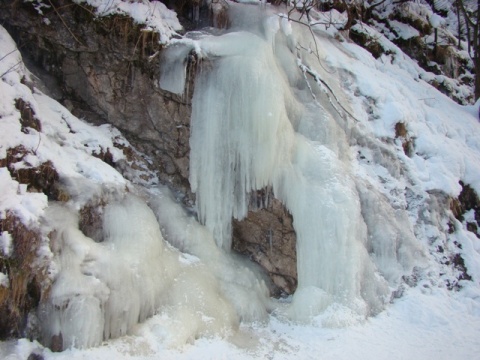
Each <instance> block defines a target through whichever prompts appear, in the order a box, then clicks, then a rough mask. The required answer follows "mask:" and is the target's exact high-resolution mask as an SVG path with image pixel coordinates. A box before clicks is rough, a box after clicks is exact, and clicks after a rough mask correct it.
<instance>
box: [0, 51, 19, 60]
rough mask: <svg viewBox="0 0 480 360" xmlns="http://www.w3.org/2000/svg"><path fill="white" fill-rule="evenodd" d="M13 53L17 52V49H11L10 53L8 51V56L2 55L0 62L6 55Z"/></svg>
mask: <svg viewBox="0 0 480 360" xmlns="http://www.w3.org/2000/svg"><path fill="white" fill-rule="evenodd" d="M15 51H18V49H17V48H15V49H13V50H12V51H10V52H9V53H8V54H5V55H3V56H2V57H1V58H0V61H2V60H3V59H5V58H6V57H7V56H8V55H10V54H13V53H14V52H15Z"/></svg>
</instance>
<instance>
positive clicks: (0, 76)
mask: <svg viewBox="0 0 480 360" xmlns="http://www.w3.org/2000/svg"><path fill="white" fill-rule="evenodd" d="M21 63H22V60H20V61H19V62H17V63H16V64H15V65H13V66H10V67H9V68H8V69H7V71H5V72H4V73H3V74H2V75H0V78H2V77H4V76H5V75H7V74H8V73H9V72H10V71H12V70H13V69H14V68H15V67H17V66H18V65H20V64H21Z"/></svg>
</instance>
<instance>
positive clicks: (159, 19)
mask: <svg viewBox="0 0 480 360" xmlns="http://www.w3.org/2000/svg"><path fill="white" fill-rule="evenodd" d="M74 1H75V2H76V3H79V4H82V3H85V4H87V5H90V6H93V7H94V8H95V9H96V13H97V15H98V16H99V17H103V16H109V15H113V14H125V15H128V16H130V17H131V18H132V19H133V20H134V21H135V22H136V23H138V24H142V25H145V29H147V30H151V31H155V32H157V33H158V34H159V35H160V43H162V44H166V43H168V42H169V40H170V39H171V38H172V37H174V36H176V35H177V32H178V31H180V30H182V26H181V25H180V23H179V21H178V18H177V14H176V13H175V12H174V11H172V10H169V9H168V8H167V7H166V6H165V4H163V3H161V2H159V1H154V2H150V1H124V0H111V1H104V0H74Z"/></svg>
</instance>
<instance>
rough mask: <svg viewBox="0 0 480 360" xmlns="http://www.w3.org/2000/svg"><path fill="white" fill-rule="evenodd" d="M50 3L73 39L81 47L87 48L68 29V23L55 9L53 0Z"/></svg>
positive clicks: (49, 0)
mask: <svg viewBox="0 0 480 360" xmlns="http://www.w3.org/2000/svg"><path fill="white" fill-rule="evenodd" d="M48 2H49V3H50V5H51V6H52V8H53V10H55V12H56V13H57V15H58V17H59V18H60V20H61V21H62V23H63V25H65V27H66V28H67V30H68V32H69V33H70V35H72V36H73V38H74V39H75V41H76V42H78V43H79V44H80V45H82V46H85V45H84V44H83V43H82V42H81V41H80V40H78V38H77V37H76V36H75V34H74V33H73V32H72V30H70V28H69V27H68V25H67V23H66V22H65V20H64V19H63V17H62V15H60V13H59V12H58V10H57V8H56V7H55V5H53V3H52V0H48Z"/></svg>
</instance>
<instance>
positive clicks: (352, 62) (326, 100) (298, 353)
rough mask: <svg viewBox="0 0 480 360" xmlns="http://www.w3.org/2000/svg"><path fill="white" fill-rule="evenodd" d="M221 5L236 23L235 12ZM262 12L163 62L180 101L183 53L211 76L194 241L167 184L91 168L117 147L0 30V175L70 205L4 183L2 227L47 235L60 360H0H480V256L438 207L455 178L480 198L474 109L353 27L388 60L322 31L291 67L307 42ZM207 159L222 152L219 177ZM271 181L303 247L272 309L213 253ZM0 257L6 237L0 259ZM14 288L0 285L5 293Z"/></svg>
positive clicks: (200, 117) (242, 266)
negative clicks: (96, 235) (88, 226)
mask: <svg viewBox="0 0 480 360" xmlns="http://www.w3.org/2000/svg"><path fill="white" fill-rule="evenodd" d="M88 3H89V4H90V5H92V6H95V7H97V11H98V14H99V16H100V15H107V14H111V13H113V12H118V11H121V12H125V13H128V14H131V16H132V17H133V18H134V19H135V20H136V21H138V22H140V23H143V24H146V25H147V26H151V27H152V28H155V29H156V31H160V32H161V33H162V34H163V35H164V39H167V38H169V37H171V36H173V35H174V32H175V31H177V30H178V27H177V23H178V22H177V20H176V15H175V14H174V13H173V12H171V11H170V10H167V9H166V8H164V7H163V5H162V4H161V3H159V2H154V3H149V2H141V3H127V2H121V1H119V0H118V1H111V2H110V5H111V8H106V7H105V2H98V1H97V2H95V1H93V0H92V1H90V0H89V1H88ZM230 4H231V6H232V9H233V11H236V13H235V14H236V15H237V16H240V15H239V14H240V13H241V9H243V8H242V6H243V5H241V4H233V3H230ZM102 6H103V7H102ZM152 6H156V8H155V9H156V10H154V9H152ZM412 6H413V5H412ZM415 6H416V5H415ZM422 6H423V5H422ZM248 9H249V11H259V10H260V8H259V7H258V8H257V7H253V6H249V7H248ZM422 9H423V10H422V11H424V10H425V9H424V7H422ZM267 10H268V9H267ZM157 11H158V13H157ZM262 11H264V10H262ZM419 13H420V11H419ZM146 14H150V15H148V16H147V15H146ZM422 14H423V13H422ZM257 15H258V14H257ZM266 15H268V16H267V21H262V22H260V23H259V24H260V25H258V24H257V25H258V28H260V29H261V28H262V27H263V28H264V29H266V31H265V32H258V31H257V30H256V29H257V27H255V28H252V29H249V31H245V30H244V31H243V32H238V23H237V24H235V23H234V28H235V26H237V28H236V29H235V30H237V31H235V32H231V33H228V34H225V35H222V36H219V37H214V36H210V35H202V36H201V37H200V38H199V39H197V40H192V39H187V40H182V41H178V42H177V43H176V45H175V46H172V47H171V48H170V49H171V50H170V53H167V55H166V61H167V62H168V61H169V62H170V63H171V64H172V66H171V67H170V68H169V69H168V71H167V73H168V74H166V73H165V72H164V74H163V75H162V76H163V78H162V79H160V83H161V85H162V86H164V87H165V88H166V89H167V90H170V91H172V92H176V93H181V92H183V89H184V81H185V76H184V75H183V74H182V72H183V71H184V65H183V62H182V61H178V62H177V63H176V64H175V60H176V59H178V58H185V57H186V56H188V54H189V52H190V50H192V49H193V50H194V51H196V52H197V53H198V54H199V56H200V57H201V58H203V60H204V61H211V59H214V61H216V64H215V67H214V68H213V69H210V73H207V72H206V71H205V69H204V71H205V72H204V73H200V75H199V80H198V83H197V84H196V88H195V90H196V91H197V90H198V89H201V91H200V93H196V94H195V95H194V104H193V107H194V109H193V119H192V138H191V142H192V143H191V146H192V149H194V151H193V152H192V155H191V161H192V162H191V172H192V173H191V183H192V186H193V190H194V191H197V196H198V198H197V199H198V203H197V206H198V217H199V219H200V220H201V222H203V223H205V225H206V226H203V225H201V224H200V223H199V222H198V221H197V220H196V217H195V216H194V215H193V214H192V211H191V210H190V211H187V210H186V209H185V208H184V207H183V206H181V205H180V204H179V203H178V201H177V200H176V199H175V197H174V194H172V193H171V192H170V191H169V190H168V189H167V188H164V187H150V188H145V187H142V186H140V185H138V184H137V185H136V184H133V183H132V182H130V181H128V180H126V179H125V178H124V177H123V176H122V175H121V174H120V173H119V172H118V171H116V170H115V169H113V168H112V167H110V166H109V165H107V164H105V163H103V162H102V161H101V160H99V159H97V158H95V157H93V156H92V154H94V153H99V152H101V151H106V149H109V151H110V152H111V154H112V156H113V159H114V161H119V160H122V159H124V155H123V153H122V151H121V150H120V149H119V148H117V147H116V146H115V144H123V145H128V142H127V141H126V140H125V139H124V138H123V137H122V135H121V134H120V132H119V131H118V130H116V129H114V128H113V127H111V126H106V125H105V126H93V125H89V124H88V123H87V122H85V121H82V120H79V119H77V118H76V117H74V116H73V115H72V114H70V112H69V111H68V110H67V109H65V108H64V107H63V106H61V105H60V104H58V103H57V102H56V101H54V100H52V99H50V98H48V97H47V96H46V95H44V94H42V93H41V92H40V91H39V90H38V89H35V88H34V89H33V90H32V89H30V88H29V87H28V86H26V85H25V84H24V81H21V80H22V78H25V79H27V80H28V79H30V76H29V73H28V70H26V69H25V67H24V65H23V63H22V62H21V57H20V54H19V52H18V51H13V52H12V50H14V49H15V48H16V45H15V43H14V42H13V40H12V39H11V38H10V37H9V35H8V34H7V32H6V31H5V29H3V28H1V27H0V59H2V60H1V61H0V74H3V75H2V78H1V81H0V91H1V93H2V101H0V133H1V134H2V137H1V140H0V159H3V158H5V156H6V153H7V150H8V149H11V148H14V147H16V146H18V145H20V144H21V145H23V147H24V148H25V149H26V154H25V156H23V157H22V158H21V159H20V160H19V161H18V162H17V163H16V164H15V167H16V168H28V167H36V166H38V165H40V164H42V163H44V162H45V161H51V162H52V163H53V165H54V167H55V169H56V170H57V172H58V174H59V176H60V181H61V184H62V186H64V187H65V188H66V189H67V190H68V193H69V194H70V199H69V200H68V201H66V202H65V203H53V202H51V201H48V199H47V197H46V195H44V194H41V193H34V192H30V191H29V190H28V189H27V187H26V185H25V184H19V183H18V182H17V181H16V180H15V179H13V178H12V174H11V173H10V171H9V170H8V169H7V168H0V189H1V191H0V218H2V219H3V218H4V217H5V216H6V212H7V211H11V212H13V213H14V214H15V215H16V216H18V217H19V218H20V219H21V221H23V222H24V223H25V224H26V225H28V226H35V227H36V226H38V225H39V224H40V225H41V229H42V231H43V232H44V233H52V230H55V232H56V236H54V237H52V240H51V242H50V243H46V244H44V245H43V246H42V247H41V249H40V250H39V256H43V257H48V258H49V259H50V261H51V262H52V263H51V267H50V271H51V277H52V279H53V280H54V286H53V287H52V289H51V293H50V294H49V298H48V300H47V301H45V302H43V303H42V308H41V311H40V312H39V316H40V317H41V323H42V331H43V333H42V337H43V338H42V339H41V340H42V341H43V342H44V343H47V344H48V342H49V341H50V338H51V336H52V335H56V334H58V332H59V330H61V331H62V334H63V338H64V341H65V344H66V346H67V347H68V349H67V350H66V351H64V352H62V353H53V352H51V351H50V350H49V349H48V348H45V347H44V346H43V345H40V344H39V343H38V342H36V341H29V340H27V339H19V340H11V341H4V342H1V343H0V357H1V358H5V359H25V358H28V356H29V355H30V354H31V353H36V354H42V356H43V357H44V358H45V359H67V358H68V359H84V358H89V359H105V358H116V359H154V358H175V359H192V358H202V359H203V358H205V359H218V358H229V359H230V358H231V359H252V358H269V359H291V358H292V357H298V358H318V357H319V356H321V358H322V359H352V358H368V359H384V358H389V359H390V358H391V359H405V358H409V359H410V358H414V359H431V358H436V359H451V358H455V359H473V358H476V357H478V353H479V352H480V344H479V342H478V334H479V333H480V285H479V281H480V245H479V241H478V238H477V237H476V236H475V235H474V234H473V233H471V232H468V231H467V229H466V222H467V221H473V218H474V215H473V213H472V212H469V213H467V214H466V215H465V221H464V222H463V223H462V222H460V221H458V220H456V219H454V218H453V216H452V215H451V213H450V211H449V210H448V209H444V208H443V206H444V203H438V202H437V201H439V198H440V197H441V196H445V197H446V196H450V197H457V196H458V195H459V193H460V190H461V186H460V184H459V181H463V182H464V183H466V184H470V186H472V187H473V188H474V189H475V190H476V192H477V193H480V124H479V121H478V106H479V104H478V103H477V104H475V105H470V106H460V105H458V104H456V103H454V102H453V101H452V100H451V99H449V98H447V97H446V96H445V95H443V94H441V93H440V92H438V91H437V90H435V89H434V88H433V87H431V86H430V85H429V84H428V83H427V82H426V81H425V79H427V78H430V79H431V78H433V77H434V75H433V74H430V73H426V72H425V71H424V70H422V69H420V68H419V66H418V65H417V64H416V63H414V62H413V61H412V60H411V59H410V58H408V57H407V56H406V55H404V54H403V53H402V52H401V51H400V50H399V49H398V48H397V47H396V46H395V45H393V44H392V43H391V42H390V41H389V40H388V39H387V38H386V37H384V36H383V35H381V34H379V33H376V30H374V29H372V28H369V27H368V26H366V25H365V26H364V27H363V28H362V31H367V32H371V33H376V34H377V35H378V41H379V42H381V44H382V46H383V47H384V48H385V49H390V50H391V53H390V55H383V56H382V57H380V58H379V59H374V58H373V57H372V56H371V55H370V54H369V53H368V52H366V51H365V50H364V49H361V48H359V47H358V46H356V45H354V44H352V43H350V42H348V41H343V42H338V41H337V40H335V39H334V38H333V37H332V35H335V34H336V32H335V29H332V27H329V28H328V29H323V28H322V26H320V25H317V26H316V27H315V31H316V41H317V43H318V45H319V54H318V55H319V57H320V62H319V61H318V59H316V58H315V57H314V56H313V55H312V54H306V52H302V51H300V55H299V56H298V58H295V57H294V56H293V55H292V51H293V50H292V49H295V46H292V44H295V42H299V43H301V42H302V41H306V40H305V39H309V36H310V33H309V32H308V30H306V29H305V28H302V27H299V26H297V25H295V24H294V23H290V22H288V21H287V20H286V18H285V17H278V22H275V17H272V15H275V14H273V13H271V12H268V11H267V13H266ZM258 16H259V18H262V17H263V16H264V15H263V14H262V15H258ZM422 16H426V15H425V14H423V15H422ZM236 21H238V22H239V23H241V22H242V21H243V20H242V19H241V17H239V18H237V19H236ZM406 30H408V29H403V30H402V34H407V33H408V32H407V31H406ZM262 31H263V30H262ZM405 36H406V35H405ZM262 37H263V38H262ZM165 41H167V40H165ZM307 41H308V40H307ZM302 45H307V44H302ZM305 47H307V46H305ZM182 60H183V59H182ZM231 66H233V67H234V68H235V69H236V72H232V71H231ZM297 66H299V67H298V68H297ZM292 67H293V68H292ZM177 73H178V74H177ZM320 80H321V81H324V82H325V84H327V85H328V87H329V89H331V90H328V89H327V86H326V85H325V84H324V83H322V82H321V81H320ZM232 83H234V85H235V86H234V89H232V86H233V85H232ZM258 90H262V91H260V92H258ZM332 92H333V93H334V94H335V96H334V95H332ZM18 98H21V99H23V100H24V101H26V102H28V103H29V104H30V106H31V107H32V109H33V110H34V112H35V116H36V117H37V118H38V120H39V121H40V123H41V126H42V130H41V131H40V132H39V131H36V130H34V129H31V128H29V129H27V131H22V129H21V125H20V123H19V117H20V114H19V112H18V110H17V109H16V108H15V99H18ZM222 99H224V100H222ZM227 103H228V104H230V108H228V107H223V106H222V105H225V104H227ZM340 104H341V105H342V106H340ZM347 111H348V113H347ZM240 114H243V115H244V116H239V115H240ZM352 115H353V116H352ZM399 122H401V123H404V124H405V127H406V129H407V132H408V136H409V138H410V139H411V140H412V141H413V152H412V154H411V155H410V157H409V156H407V155H406V154H405V153H404V150H403V148H402V144H401V140H400V139H396V134H395V125H396V124H397V123H399ZM232 127H233V128H232ZM232 129H233V130H232ZM3 134H8V136H3ZM208 154H210V155H212V154H214V155H215V154H216V155H218V154H219V155H222V156H221V157H220V162H217V161H216V158H211V157H208V156H207V155H208ZM238 169H241V171H242V172H240V171H239V172H236V171H237V170H238ZM225 170H228V171H229V172H227V173H226V174H225ZM216 174H217V175H218V174H222V176H220V177H215V175H216ZM212 181H217V182H218V183H217V185H216V187H212ZM232 184H233V186H232ZM265 185H273V188H274V192H275V195H276V196H278V197H279V198H280V199H281V200H282V201H283V202H284V203H285V204H286V206H287V208H289V209H290V211H291V212H292V214H293V217H294V221H295V228H296V231H297V235H298V238H299V247H298V252H299V254H298V255H299V269H298V270H299V290H298V291H297V293H296V294H295V295H294V296H293V297H290V298H288V299H282V300H275V299H269V298H268V296H267V293H266V291H267V290H266V287H265V284H264V282H263V280H262V277H261V276H259V274H258V270H257V269H256V268H255V267H254V266H252V265H251V264H250V263H249V262H247V261H245V260H243V259H239V258H236V257H235V256H234V255H233V254H231V253H228V252H226V251H223V250H222V249H221V248H222V247H228V242H229V231H230V230H229V226H230V225H229V221H230V219H231V217H232V216H235V217H237V218H241V217H242V216H244V215H245V213H246V211H247V207H248V203H247V197H246V195H247V193H248V191H249V190H251V189H260V188H262V187H263V186H265ZM219 189H220V190H219ZM437 196H438V198H437ZM100 203H103V205H102V207H101V209H102V212H103V213H102V215H103V217H102V218H103V221H102V226H101V234H100V236H101V237H102V240H103V242H95V241H94V240H93V239H92V238H89V237H88V236H86V235H85V234H83V233H82V232H81V231H80V230H79V229H78V211H79V209H81V208H83V207H84V206H85V205H92V204H93V205H99V204H100ZM147 204H148V206H147ZM209 219H211V220H209ZM448 221H450V222H452V224H453V227H454V229H455V232H454V233H453V234H448V233H447V228H448V225H447V222H448ZM325 238H326V239H335V241H330V242H328V241H327V242H322V241H320V240H323V239H325ZM312 239H313V240H315V241H312ZM12 241H14V239H12V236H11V235H10V234H9V233H8V232H6V231H4V232H2V233H1V234H0V252H1V254H2V256H8V254H10V253H11V246H12ZM224 242H226V244H227V245H225V243H224ZM216 244H218V245H219V246H217V245H216ZM455 244H459V245H460V246H458V245H455ZM322 246H323V247H324V249H320V248H321V247H322ZM437 246H442V247H444V248H445V249H444V251H445V252H451V253H454V251H456V252H459V253H460V254H461V255H462V257H463V259H464V261H465V266H466V268H467V269H468V274H469V275H470V276H471V277H472V281H466V280H462V281H460V285H461V286H462V288H461V289H460V290H458V291H451V290H448V289H447V286H446V280H452V279H454V278H455V274H454V270H452V269H451V268H449V267H447V265H445V264H442V263H441V262H440V261H439V256H440V255H439V254H438V253H436V252H435V248H436V247H437ZM319 259H321V261H319ZM412 268H414V270H413V275H412ZM319 274H320V275H319ZM325 274H326V275H327V276H321V275H325ZM152 275H153V276H152ZM402 276H405V279H407V280H406V281H402V280H401V278H402ZM8 285H9V280H8V275H7V274H4V273H0V286H1V287H0V295H1V291H2V287H7V286H8ZM367 315H373V316H368V317H367ZM42 316H43V317H42ZM139 320H140V321H141V323H138V321H139ZM111 337H116V339H109V338H111ZM104 339H105V340H104ZM91 346H95V347H91ZM88 347H90V348H88Z"/></svg>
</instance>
